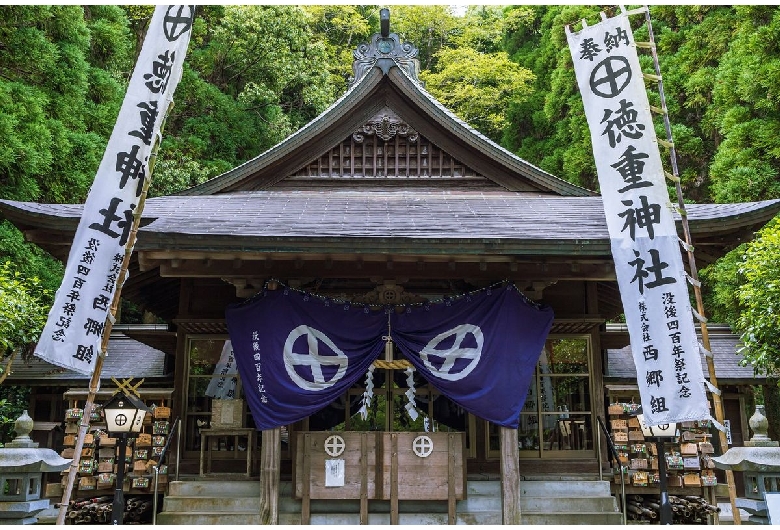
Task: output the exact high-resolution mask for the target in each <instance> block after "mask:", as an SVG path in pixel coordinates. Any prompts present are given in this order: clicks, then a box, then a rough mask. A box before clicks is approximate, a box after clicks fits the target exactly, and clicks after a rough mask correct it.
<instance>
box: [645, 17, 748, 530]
mask: <svg viewBox="0 0 780 530" xmlns="http://www.w3.org/2000/svg"><path fill="white" fill-rule="evenodd" d="M645 19H646V21H647V30H648V32H647V33H648V36H649V39H650V46H651V50H652V52H653V53H652V55H653V63H654V66H655V72H656V75H657V76H658V92H659V95H660V98H661V109H662V111H663V117H664V128H665V129H666V137H667V139H668V140H669V144H670V146H669V156H670V158H671V164H672V179H671V180H672V181H673V182H674V186H675V192H676V194H677V208H678V211H679V213H680V217H681V219H682V227H683V234H684V236H685V251H686V254H687V256H688V267H689V268H690V277H691V282H690V283H691V285H693V293H694V296H695V298H696V311H697V313H698V318H699V322H700V326H701V341H702V346H704V349H705V350H707V354H706V355H705V359H706V362H707V371H708V374H709V378H710V383H711V384H712V386H713V387H715V389H716V391H714V392H711V394H712V405H713V408H714V411H715V420H716V421H717V422H718V423H719V424H720V425H721V426H723V425H724V419H725V414H724V412H723V402H722V401H721V398H720V391H719V390H718V379H717V377H716V375H715V360H714V359H713V356H712V353H711V352H712V350H711V348H710V336H709V332H708V330H707V318H706V316H705V312H704V301H703V299H702V295H701V282H700V281H699V272H698V269H697V268H696V258H695V257H694V255H693V252H694V247H693V238H692V237H691V230H690V227H689V225H688V216H687V213H686V211H685V203H684V202H683V191H682V185H681V184H680V175H679V170H678V167H677V152H676V150H675V148H674V142H673V141H672V127H671V124H670V123H669V114H668V111H667V108H666V97H665V96H664V87H663V81H662V80H661V67H660V65H659V63H658V54H657V53H656V47H655V37H654V35H653V26H652V23H651V22H650V8H649V7H648V6H645ZM718 435H719V440H720V447H721V451H723V452H725V451H726V450H727V449H728V440H727V438H726V432H725V431H724V430H722V429H721V428H719V429H718ZM726 483H727V485H728V491H729V501H730V503H731V511H732V514H733V518H734V524H735V525H741V524H742V518H741V517H740V515H739V508H738V507H737V505H736V497H737V494H736V487H735V485H734V472H733V471H732V470H730V469H729V470H726Z"/></svg>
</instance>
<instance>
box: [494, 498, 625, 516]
mask: <svg viewBox="0 0 780 530" xmlns="http://www.w3.org/2000/svg"><path fill="white" fill-rule="evenodd" d="M499 505H500V502H499ZM560 508H565V509H566V511H572V512H615V511H617V509H618V508H617V501H616V500H615V498H614V497H554V498H550V497H528V496H523V497H520V512H521V513H526V512H529V513H540V512H541V513H547V512H550V511H555V510H558V509H560ZM499 509H500V506H499Z"/></svg>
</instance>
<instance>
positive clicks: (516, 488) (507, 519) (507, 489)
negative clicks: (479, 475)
mask: <svg viewBox="0 0 780 530" xmlns="http://www.w3.org/2000/svg"><path fill="white" fill-rule="evenodd" d="M499 429H500V433H501V504H502V506H503V524H512V525H515V524H520V521H521V514H520V455H519V454H518V449H517V443H518V437H517V429H508V428H506V427H499Z"/></svg>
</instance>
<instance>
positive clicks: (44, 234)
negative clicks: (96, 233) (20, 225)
mask: <svg viewBox="0 0 780 530" xmlns="http://www.w3.org/2000/svg"><path fill="white" fill-rule="evenodd" d="M24 239H25V240H27V241H29V242H30V243H35V244H36V245H43V246H48V245H63V246H67V247H70V246H71V244H72V243H73V235H72V234H70V233H68V235H65V233H61V232H55V231H52V230H35V229H30V230H25V231H24Z"/></svg>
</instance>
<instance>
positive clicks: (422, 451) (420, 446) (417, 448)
mask: <svg viewBox="0 0 780 530" xmlns="http://www.w3.org/2000/svg"><path fill="white" fill-rule="evenodd" d="M412 451H414V454H416V455H417V456H419V457H420V458H427V457H429V456H431V453H432V452H433V440H431V437H430V436H425V435H424V434H421V435H420V436H418V437H417V438H415V439H414V441H413V442H412Z"/></svg>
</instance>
